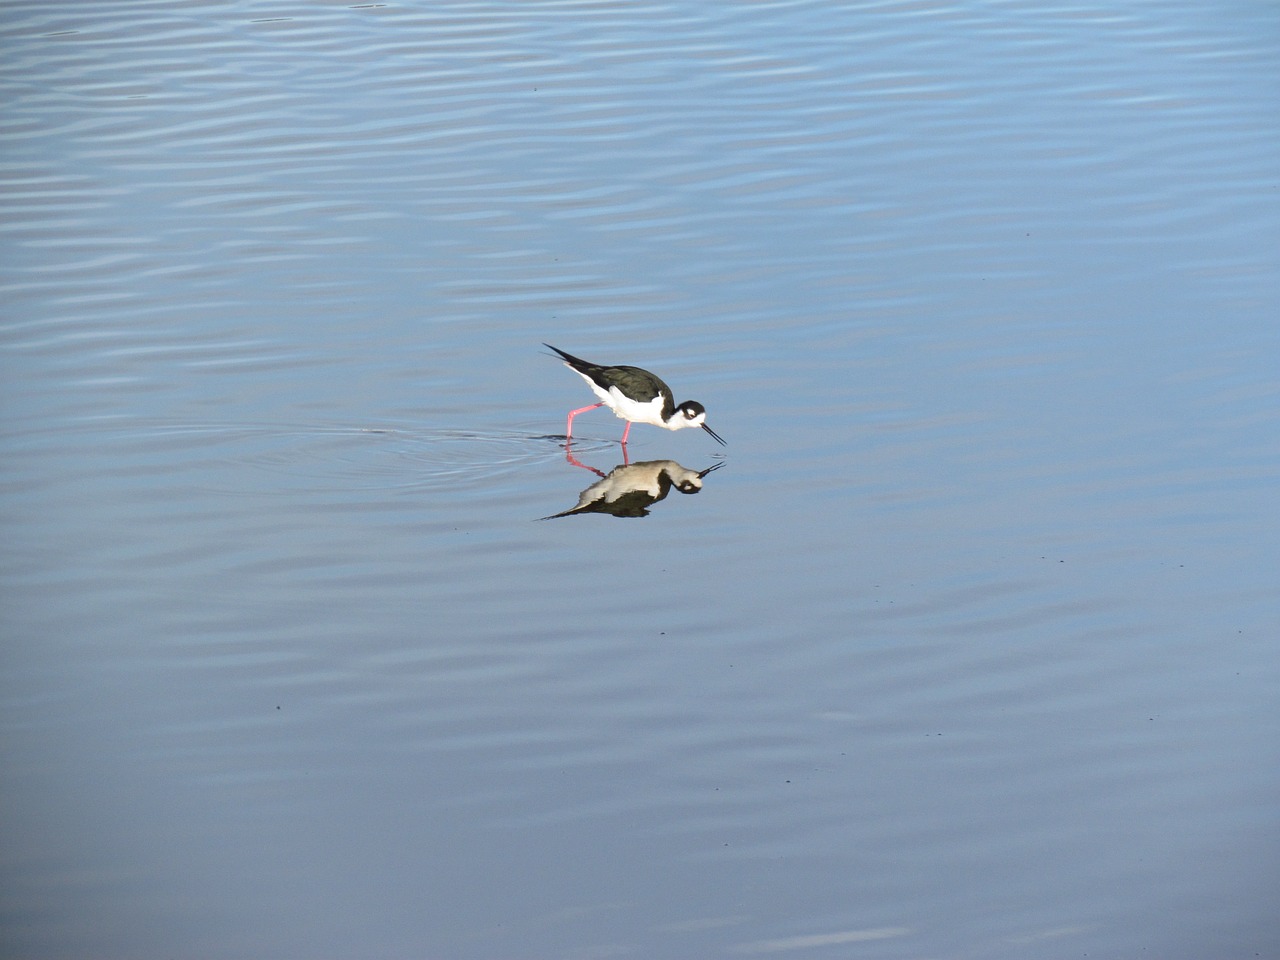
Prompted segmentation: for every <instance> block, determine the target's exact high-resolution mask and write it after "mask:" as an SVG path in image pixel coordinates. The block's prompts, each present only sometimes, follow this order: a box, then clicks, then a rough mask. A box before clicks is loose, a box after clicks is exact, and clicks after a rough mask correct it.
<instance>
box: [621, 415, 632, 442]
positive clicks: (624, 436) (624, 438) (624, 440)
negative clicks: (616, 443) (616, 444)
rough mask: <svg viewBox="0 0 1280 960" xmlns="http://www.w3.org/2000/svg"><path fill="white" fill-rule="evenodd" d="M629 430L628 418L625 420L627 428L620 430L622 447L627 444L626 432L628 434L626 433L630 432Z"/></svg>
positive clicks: (629, 422)
mask: <svg viewBox="0 0 1280 960" xmlns="http://www.w3.org/2000/svg"><path fill="white" fill-rule="evenodd" d="M630 432H631V421H630V420H628V421H627V429H625V430H623V431H622V445H623V446H624V447H625V446H626V445H627V434H628V433H630Z"/></svg>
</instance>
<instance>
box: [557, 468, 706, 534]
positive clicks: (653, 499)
mask: <svg viewBox="0 0 1280 960" xmlns="http://www.w3.org/2000/svg"><path fill="white" fill-rule="evenodd" d="M723 466H724V461H723V460H721V461H720V462H719V463H716V464H713V465H711V466H709V467H707V469H705V470H701V471H694V470H690V469H689V468H688V467H685V466H682V465H681V464H679V463H676V461H674V460H646V461H645V462H644V463H628V464H623V465H621V466H617V467H614V468H613V470H612V471H611V472H610V473H608V474H603V473H600V471H599V470H595V471H594V472H596V473H600V476H601V479H600V480H597V481H596V482H595V483H593V484H592V485H591V486H589V487H587V489H585V490H583V491H582V493H581V494H579V496H578V503H577V506H575V507H572V508H570V509H568V510H565V511H563V512H561V513H556V514H552V515H551V516H549V517H543V518H542V519H543V520H558V519H560V518H561V517H572V516H576V515H578V514H583V513H608V514H611V515H612V516H615V517H647V516H648V515H649V508H650V507H652V506H653V505H654V504H655V503H657V502H658V501H660V500H665V499H666V496H667V494H668V493H670V492H671V490H672V488H674V489H676V490H679V491H680V492H681V493H697V492H698V491H699V490H701V489H702V480H703V478H704V477H706V475H707V474H709V473H711V472H712V471H715V470H719V469H720V468H721V467H723ZM588 469H591V470H594V468H591V467H588Z"/></svg>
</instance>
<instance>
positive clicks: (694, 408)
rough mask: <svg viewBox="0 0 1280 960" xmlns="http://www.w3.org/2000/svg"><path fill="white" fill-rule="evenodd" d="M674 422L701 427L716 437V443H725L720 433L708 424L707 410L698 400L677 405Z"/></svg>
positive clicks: (685, 425)
mask: <svg viewBox="0 0 1280 960" xmlns="http://www.w3.org/2000/svg"><path fill="white" fill-rule="evenodd" d="M671 420H672V422H673V424H678V425H679V427H681V428H683V427H701V428H702V429H703V430H705V431H707V433H709V434H711V436H712V437H713V438H714V439H715V441H716V443H718V444H720V445H722V446H723V445H724V441H723V440H722V439H720V434H718V433H716V432H715V431H714V430H712V429H711V428H710V427H708V426H707V410H706V407H704V406H703V405H702V404H700V403H699V402H698V401H697V400H686V401H685V402H684V403H682V404H680V406H678V407H676V413H675V416H673V417H672V418H671Z"/></svg>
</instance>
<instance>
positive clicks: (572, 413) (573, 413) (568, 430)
mask: <svg viewBox="0 0 1280 960" xmlns="http://www.w3.org/2000/svg"><path fill="white" fill-rule="evenodd" d="M603 406H604V401H603V400H602V401H600V402H599V403H593V404H592V405H591V406H589V407H579V408H578V409H577V410H570V411H569V425H568V426H567V427H565V431H564V438H565V440H566V441H568V440H572V439H573V418H574V417H576V416H577V415H578V414H580V413H586V412H587V411H588V410H594V409H595V408H596V407H603ZM627 426H630V424H627Z"/></svg>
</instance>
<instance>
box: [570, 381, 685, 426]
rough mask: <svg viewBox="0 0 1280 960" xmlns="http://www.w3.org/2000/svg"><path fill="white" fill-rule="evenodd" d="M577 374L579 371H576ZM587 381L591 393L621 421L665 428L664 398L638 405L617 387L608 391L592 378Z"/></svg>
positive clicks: (658, 397)
mask: <svg viewBox="0 0 1280 960" xmlns="http://www.w3.org/2000/svg"><path fill="white" fill-rule="evenodd" d="M574 372H575V373H577V371H576V370H575V371H574ZM578 376H580V377H582V379H583V380H585V381H587V386H589V387H590V388H591V392H592V393H594V394H595V395H596V396H597V397H599V398H600V399H601V400H602V401H603V402H604V405H605V406H606V407H608V408H609V409H610V410H612V411H613V412H614V413H615V414H616V415H617V416H618V418H619V419H621V420H628V421H630V422H631V423H651V424H653V425H654V426H655V427H665V426H666V423H664V422H663V420H662V397H661V396H657V397H654V398H653V399H652V400H649V401H646V402H645V403H638V402H637V401H635V400H632V399H631V398H629V397H626V396H623V394H622V391H620V390H619V389H618V388H617V387H610V388H609V389H608V390H602V389H601V388H600V387H599V386H598V385H597V384H595V383H593V382H592V381H591V378H590V377H583V376H582V374H580V373H579V374H578Z"/></svg>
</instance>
